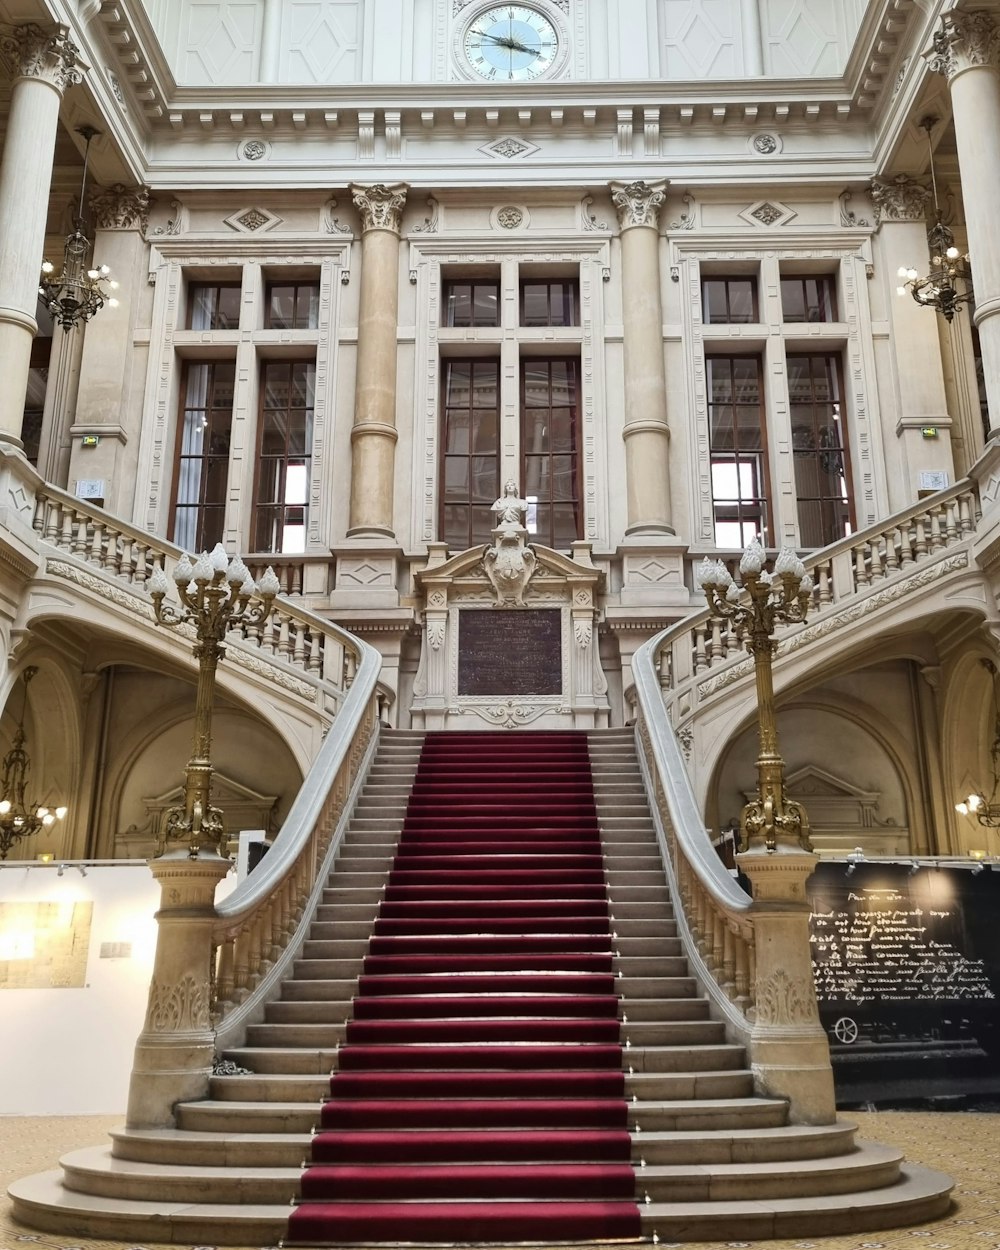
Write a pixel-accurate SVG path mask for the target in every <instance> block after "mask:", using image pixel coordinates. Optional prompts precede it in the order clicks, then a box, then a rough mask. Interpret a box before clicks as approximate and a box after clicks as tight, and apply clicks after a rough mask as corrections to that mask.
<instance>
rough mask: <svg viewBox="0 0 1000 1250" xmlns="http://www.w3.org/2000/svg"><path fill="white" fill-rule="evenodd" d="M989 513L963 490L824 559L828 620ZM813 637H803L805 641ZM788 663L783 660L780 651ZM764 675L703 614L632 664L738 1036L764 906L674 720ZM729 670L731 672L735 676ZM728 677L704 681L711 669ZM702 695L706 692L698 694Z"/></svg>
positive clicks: (693, 913)
mask: <svg viewBox="0 0 1000 1250" xmlns="http://www.w3.org/2000/svg"><path fill="white" fill-rule="evenodd" d="M979 515H980V511H979V496H978V485H977V483H976V481H975V480H973V479H966V480H964V481H962V482H958V483H956V485H955V486H953V487H950V488H949V489H947V490H944V491H940V492H938V493H937V494H935V495H933V496H930V497H929V498H928V499H925V500H922V501H920V503H918V504H915V505H913V506H912V507H910V508H908V509H906V510H905V511H903V512H901V513H897V514H896V515H895V516H893V517H892V518H890V519H888V520H887V521H883V522H880V523H879V524H877V525H873V526H870V527H869V528H868V529H866V530H863V531H861V532H859V533H857V534H852V535H850V536H849V537H848V538H845V539H842V540H840V541H839V542H837V543H834V544H832V545H831V546H829V547H826V548H824V549H822V550H821V551H819V552H816V553H815V554H814V555H813V556H812V557H811V558H810V559H809V560H808V561H806V565H807V568H808V569H809V570H810V572H811V573H812V575H813V579H814V582H815V589H814V591H813V603H814V607H815V609H816V612H817V615H822V614H824V613H826V614H833V613H835V612H836V611H838V610H840V609H842V608H843V607H844V606H845V604H849V603H850V602H851V601H852V600H856V599H858V598H860V597H861V596H862V595H865V594H867V593H868V592H869V591H870V590H871V589H872V588H873V587H875V586H878V585H879V584H881V583H883V582H885V581H886V580H888V579H890V578H895V577H897V575H898V576H900V578H902V576H905V575H906V574H908V573H909V572H911V571H914V570H915V567H916V566H923V565H926V564H928V563H930V562H931V561H933V560H937V559H938V558H939V557H940V556H941V555H942V554H944V553H947V552H948V551H949V550H952V549H954V548H956V547H957V546H960V545H962V544H965V543H967V540H968V539H969V537H970V535H971V534H972V533H973V532H974V530H975V527H976V524H977V521H978V518H979ZM803 633H804V631H800V634H799V639H802V637H803ZM779 654H780V653H779ZM738 664H742V665H744V666H745V667H746V669H747V673H748V674H749V673H750V672H752V663H751V662H750V661H749V660H748V658H747V656H746V652H745V648H744V647H743V645H742V644H741V642H740V640H739V639H738V638H737V636H736V633H735V631H734V630H732V629H730V628H729V626H728V622H726V621H722V620H720V619H719V618H717V617H713V615H712V613H711V612H710V611H709V610H708V609H707V608H704V609H701V610H699V611H695V612H692V613H691V614H690V615H688V616H686V617H685V618H684V619H683V620H681V621H679V622H677V623H676V624H675V625H672V626H670V627H669V628H667V629H665V630H663V631H662V632H661V633H659V634H657V635H656V636H655V637H654V638H652V639H650V640H649V641H648V642H646V643H644V644H643V645H642V646H641V647H639V648H638V649H637V651H636V653H635V655H634V656H633V658H632V674H633V679H634V694H635V701H636V725H637V736H638V746H639V752H640V758H641V761H642V764H643V767H644V770H645V771H646V774H647V782H648V788H649V793H650V795H651V797H652V798H653V800H654V807H655V812H654V815H655V818H656V821H657V825H658V828H659V831H660V836H661V839H662V847H663V851H664V861H665V866H666V868H667V871H668V874H669V875H670V877H671V885H672V886H673V887H674V889H675V896H676V898H677V902H678V907H679V916H678V920H679V923H680V924H681V926H682V928H683V929H685V930H686V931H687V933H688V934H689V936H690V938H691V948H692V956H693V958H694V960H695V963H696V965H700V970H701V971H702V972H704V973H707V974H708V975H707V978H706V977H703V978H702V979H703V981H704V982H705V987H706V989H707V991H708V993H709V995H710V997H711V998H712V999H713V1000H714V1001H715V1002H716V1004H717V1006H719V1007H720V1008H721V1009H722V1010H723V1011H724V1013H725V1014H726V1015H727V1016H728V1018H729V1019H730V1020H731V1021H732V1020H733V1018H734V1009H735V1011H736V1013H737V1017H738V1018H737V1019H736V1021H735V1022H736V1024H737V1027H743V1028H749V1024H750V1022H751V1020H752V1017H753V997H754V954H755V953H754V912H753V902H752V900H751V899H750V898H749V896H747V895H746V894H745V893H744V892H743V891H742V890H741V889H740V887H739V886H738V885H737V883H736V882H735V881H734V880H733V878H732V876H731V875H730V874H729V873H728V872H727V870H726V869H725V868H724V866H723V864H722V862H721V860H720V859H719V857H718V855H717V854H716V852H715V849H714V847H713V846H712V844H711V841H710V840H709V838H708V836H707V833H706V830H705V827H704V823H703V820H702V814H701V811H700V808H699V805H698V800H697V796H696V794H695V790H694V786H693V784H692V780H691V776H690V773H689V771H688V768H687V765H686V763H685V759H684V755H683V752H682V750H681V745H680V743H679V741H678V737H677V728H678V727H677V726H675V724H674V723H673V722H672V718H671V712H672V711H674V710H677V709H682V710H681V714H680V719H681V720H682V725H683V726H686V725H687V724H688V722H689V721H690V720H691V718H692V717H693V716H695V715H696V714H697V712H698V711H699V710H701V709H702V708H703V707H704V706H705V703H704V699H705V698H710V697H711V695H712V694H713V693H715V692H718V691H719V690H721V689H722V688H723V686H724V684H725V683H726V680H727V674H729V673H732V672H733V671H734V670H736V671H737V672H738V671H740V670H738V669H737V665H738ZM727 666H728V667H727ZM720 667H721V668H722V670H723V671H722V673H721V674H720V675H719V676H718V677H717V678H713V679H710V680H708V681H705V680H703V678H704V675H705V673H706V672H707V671H708V670H713V671H715V670H717V669H719V668H720ZM692 687H695V688H694V689H692Z"/></svg>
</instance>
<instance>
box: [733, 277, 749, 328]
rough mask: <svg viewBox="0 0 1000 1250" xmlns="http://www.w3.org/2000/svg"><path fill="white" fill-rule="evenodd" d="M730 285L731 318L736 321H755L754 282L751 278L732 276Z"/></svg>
mask: <svg viewBox="0 0 1000 1250" xmlns="http://www.w3.org/2000/svg"><path fill="white" fill-rule="evenodd" d="M728 285H729V320H730V321H736V322H748V321H755V320H756V314H755V310H754V304H755V302H756V301H755V300H754V283H753V282H752V281H751V280H750V279H749V278H731V279H730V280H729V283H728Z"/></svg>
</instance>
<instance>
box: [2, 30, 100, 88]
mask: <svg viewBox="0 0 1000 1250" xmlns="http://www.w3.org/2000/svg"><path fill="white" fill-rule="evenodd" d="M0 53H2V54H3V57H4V60H5V61H6V62H7V65H8V68H9V69H10V71H11V73H12V74H13V75H14V77H15V78H40V79H42V80H43V81H44V82H47V83H49V84H50V86H53V87H55V88H56V90H57V91H59V92H60V93H62V92H64V91H65V90H66V88H67V87H72V86H74V85H75V84H76V83H78V82H82V81H83V71H84V68H85V67H84V66H83V65H81V64H80V60H79V58H80V49H79V48H78V47H77V46H76V44H75V43H74V42H73V41H72V39H70V37H69V27H67V26H57V27H56V28H55V29H54V30H47V31H46V30H42V28H41V27H40V26H36V25H35V24H34V22H27V23H26V24H25V25H23V26H7V27H4V28H3V29H2V30H0Z"/></svg>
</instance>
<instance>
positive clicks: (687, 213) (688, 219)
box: [670, 191, 695, 230]
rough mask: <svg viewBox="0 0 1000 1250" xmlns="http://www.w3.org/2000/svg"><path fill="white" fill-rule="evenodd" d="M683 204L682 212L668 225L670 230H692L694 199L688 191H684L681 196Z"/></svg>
mask: <svg viewBox="0 0 1000 1250" xmlns="http://www.w3.org/2000/svg"><path fill="white" fill-rule="evenodd" d="M681 201H682V203H683V204H684V211H683V212H682V213H679V214H678V215H677V217H676V218H675V219H674V220H673V221H672V222H671V223H670V229H671V230H693V229H694V206H695V198H694V196H693V195H692V194H691V192H690V191H685V192H684V194H683V195H682V196H681Z"/></svg>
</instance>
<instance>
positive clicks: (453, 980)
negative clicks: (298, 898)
mask: <svg viewBox="0 0 1000 1250" xmlns="http://www.w3.org/2000/svg"><path fill="white" fill-rule="evenodd" d="M618 1038H619V1033H618V1000H617V996H616V994H615V983H614V975H613V972H612V963H611V932H610V924H609V920H608V903H607V893H606V889H605V884H604V868H603V857H602V854H601V846H600V839H599V835H598V829H597V815H596V812H595V809H594V797H593V789H592V784H591V775H590V760H589V756H588V753H587V741H586V736H585V735H584V734H582V733H443V734H429V735H428V736H427V739H426V741H425V745H424V750H423V753H422V755H421V761H420V767H419V770H418V772H417V778H416V782H415V785H414V788H413V794H412V797H411V799H410V803H409V807H408V809H407V814H406V819H405V822H404V825H403V833H402V838H401V839H400V843H399V850H398V852H397V854H396V858H395V860H394V862H393V866H392V870H391V873H390V877H389V884H388V886H387V888H386V892H385V898H384V901H383V903H382V906H381V908H380V911H379V916H378V919H377V920H376V922H375V928H374V932H373V936H372V939H371V942H370V945H369V949H368V954H367V956H366V958H365V961H364V971H363V974H362V976H361V978H360V982H359V986H358V996H357V998H356V999H355V1000H354V1014H353V1017H352V1019H351V1020H350V1021H349V1022H348V1024H347V1036H346V1041H345V1044H344V1045H343V1046H342V1047H341V1049H340V1052H339V1056H338V1067H337V1070H336V1072H335V1073H334V1074H333V1076H332V1077H331V1080H330V1100H329V1102H327V1103H325V1104H324V1106H323V1110H322V1115H321V1122H320V1131H319V1132H318V1133H317V1135H316V1136H315V1137H314V1138H313V1143H312V1163H311V1165H310V1166H309V1167H308V1168H307V1170H306V1172H305V1174H304V1175H303V1178H302V1201H301V1203H300V1205H299V1206H297V1208H296V1209H295V1211H294V1212H293V1213H292V1215H291V1217H290V1219H289V1230H288V1240H289V1241H290V1242H293V1243H298V1244H307V1243H308V1244H325V1245H329V1244H332V1243H338V1242H387V1241H389V1242H395V1241H403V1242H406V1241H409V1242H421V1241H423V1242H435V1241H437V1242H469V1241H479V1242H495V1243H496V1242H508V1241H550V1242H551V1241H594V1240H598V1239H603V1238H622V1239H625V1238H636V1239H637V1238H638V1237H639V1235H640V1229H639V1210H638V1207H637V1206H636V1204H635V1201H634V1190H635V1177H634V1174H633V1171H632V1167H631V1164H630V1162H629V1159H630V1154H631V1141H630V1137H629V1134H628V1131H627V1108H626V1103H625V1089H624V1077H623V1074H622V1053H621V1046H620V1044H619V1040H618Z"/></svg>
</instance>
